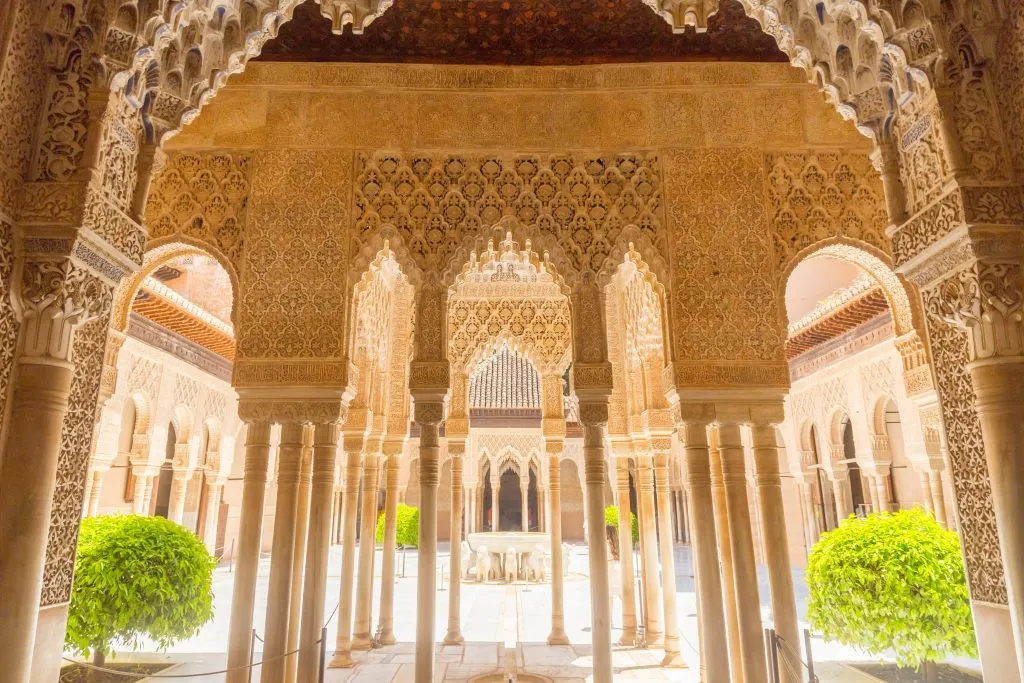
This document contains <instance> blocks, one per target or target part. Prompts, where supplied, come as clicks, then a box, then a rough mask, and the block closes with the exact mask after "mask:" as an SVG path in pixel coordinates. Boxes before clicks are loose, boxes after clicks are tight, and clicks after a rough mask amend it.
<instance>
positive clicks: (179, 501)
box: [167, 472, 190, 524]
mask: <svg viewBox="0 0 1024 683" xmlns="http://www.w3.org/2000/svg"><path fill="white" fill-rule="evenodd" d="M189 479H190V477H189V476H188V473H186V472H175V473H174V475H173V478H172V479H171V495H170V499H169V500H168V503H167V517H168V519H170V520H171V521H172V522H174V523H176V524H181V523H182V520H184V519H185V493H186V491H188V481H189Z"/></svg>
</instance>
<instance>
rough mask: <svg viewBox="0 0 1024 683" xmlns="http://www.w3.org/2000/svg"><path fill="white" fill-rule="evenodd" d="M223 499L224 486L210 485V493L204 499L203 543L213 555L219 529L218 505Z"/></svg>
mask: <svg viewBox="0 0 1024 683" xmlns="http://www.w3.org/2000/svg"><path fill="white" fill-rule="evenodd" d="M223 497H224V485H223V484H217V483H213V484H210V492H209V494H207V497H206V501H207V502H206V528H205V529H203V542H204V543H206V547H207V548H209V550H210V552H211V553H212V554H214V555H216V554H217V550H218V548H217V530H218V529H219V528H220V503H221V500H223Z"/></svg>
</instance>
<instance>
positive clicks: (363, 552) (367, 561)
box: [352, 453, 380, 650]
mask: <svg viewBox="0 0 1024 683" xmlns="http://www.w3.org/2000/svg"><path fill="white" fill-rule="evenodd" d="M379 483H380V457H379V456H378V454H377V453H367V454H366V458H365V459H364V460H363V510H362V513H361V514H360V520H361V521H360V532H359V585H358V587H357V588H356V620H355V626H354V627H353V635H352V649H353V650H369V649H370V645H371V643H370V636H371V634H370V628H371V624H370V620H371V619H370V617H371V614H370V612H371V609H372V607H373V554H374V552H375V551H376V549H377V539H376V534H377V486H378V485H379Z"/></svg>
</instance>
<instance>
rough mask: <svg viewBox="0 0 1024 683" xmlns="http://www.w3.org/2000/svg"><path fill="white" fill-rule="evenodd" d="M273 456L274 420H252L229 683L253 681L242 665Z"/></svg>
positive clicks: (249, 635)
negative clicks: (269, 461)
mask: <svg viewBox="0 0 1024 683" xmlns="http://www.w3.org/2000/svg"><path fill="white" fill-rule="evenodd" d="M269 458H270V423H268V422H249V424H248V426H247V428H246V441H245V474H244V475H243V479H242V510H241V513H240V518H239V520H238V545H237V548H236V550H235V569H234V571H235V587H234V590H233V591H232V593H231V625H230V626H229V628H228V668H229V669H231V671H228V674H227V683H249V672H248V670H246V669H244V668H239V667H244V666H245V665H246V664H248V663H249V643H250V641H251V639H252V613H253V608H254V606H255V602H256V577H257V573H258V572H259V564H260V545H261V540H262V535H263V501H264V498H265V496H266V492H267V461H268V460H269Z"/></svg>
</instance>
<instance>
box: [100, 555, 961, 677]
mask: <svg viewBox="0 0 1024 683" xmlns="http://www.w3.org/2000/svg"><path fill="white" fill-rule="evenodd" d="M675 555H676V567H677V572H676V574H677V577H676V580H677V589H678V603H679V604H678V608H679V610H678V611H679V623H680V631H681V636H682V638H683V643H682V654H683V658H684V659H685V661H686V663H687V664H688V666H689V667H690V668H687V669H673V670H670V669H662V668H661V667H659V666H658V662H659V661H660V659H661V652H660V651H659V650H639V649H632V648H629V649H626V648H617V649H616V651H615V653H614V658H613V665H614V666H615V668H616V675H615V679H616V680H617V681H618V680H647V681H697V680H698V677H697V675H696V668H697V667H698V665H699V659H698V655H697V647H696V645H697V642H698V641H697V620H696V609H695V602H694V598H695V596H694V592H693V590H694V589H693V580H692V575H691V570H690V566H691V564H690V555H689V548H687V547H685V546H682V547H677V548H676V552H675ZM397 564H398V574H399V578H398V579H397V581H396V584H395V636H396V638H397V639H398V641H399V643H398V644H397V645H394V646H391V647H387V648H381V649H377V650H373V651H371V652H367V653H354V658H355V659H356V661H357V666H356V667H355V668H353V669H331V670H328V672H327V676H326V681H327V682H328V683H343V682H345V683H353V682H359V683H364V682H373V683H401V682H403V681H412V680H413V678H412V676H413V641H414V639H415V631H416V578H415V573H416V554H415V552H407V553H406V556H405V560H404V563H403V560H402V557H401V555H400V556H399V558H398V563H397ZM403 564H404V576H402V574H403ZM380 565H381V563H380V553H379V551H378V556H377V562H376V565H375V566H376V568H377V572H378V573H379V572H380ZM340 568H341V552H340V549H339V548H337V547H335V548H332V549H331V555H330V568H329V574H328V585H327V605H326V609H325V615H324V616H325V618H326V617H329V616H331V615H332V613H333V612H334V609H335V605H336V604H337V602H338V593H339V590H340V589H339V583H340ZM442 570H443V571H442ZM569 571H570V574H569V577H568V578H567V580H566V582H565V613H566V614H565V629H566V633H567V634H568V636H569V639H570V642H572V646H570V647H557V648H554V647H549V646H547V645H546V643H545V641H546V638H547V635H548V630H549V628H550V605H551V588H550V585H549V584H542V585H531V586H526V585H518V586H505V585H500V584H487V585H483V584H476V583H464V584H463V585H462V596H461V605H460V607H461V618H462V628H463V636H464V637H465V639H466V641H467V645H465V646H464V647H458V648H451V647H442V646H438V658H437V670H436V672H435V673H436V680H437V681H439V682H440V681H452V682H454V681H466V680H468V679H469V678H471V677H473V676H476V675H478V674H482V673H489V672H493V671H516V670H518V671H524V670H525V671H529V672H533V673H539V674H542V675H545V676H548V677H551V678H553V679H554V680H556V681H558V682H559V683H563V682H564V683H567V682H569V681H573V682H576V681H585V680H589V675H590V658H589V657H590V642H591V639H590V593H589V590H590V587H589V582H588V581H587V580H586V576H587V571H588V556H587V553H586V548H585V547H582V546H577V547H575V548H574V549H573V552H572V555H571V557H570V561H569ZM269 572H270V563H269V560H266V559H265V560H263V561H262V563H261V566H260V575H259V583H258V585H257V596H258V598H257V605H256V613H255V615H254V621H253V623H254V624H255V625H256V630H257V632H258V633H259V634H261V635H262V633H263V632H264V622H265V619H266V601H265V596H266V591H267V581H268V578H269ZM447 572H448V558H447V548H442V551H441V552H440V553H439V558H438V578H439V580H438V593H437V614H436V622H435V632H436V633H437V634H439V635H438V637H439V638H440V637H441V636H443V634H444V633H445V631H446V630H447V621H448V583H447V576H448V574H447ZM442 573H443V575H444V580H443V581H442V580H441V575H442ZM760 574H761V576H760V579H761V586H760V594H761V596H762V611H763V613H764V615H765V617H766V618H770V608H769V606H768V602H767V596H768V586H767V575H766V574H765V572H764V571H763V568H762V571H761V572H760ZM794 579H795V583H796V588H797V601H798V610H799V612H800V614H801V615H803V613H804V611H805V609H806V599H807V590H806V583H805V581H804V580H803V574H802V572H800V571H797V572H795V576H794ZM233 580H234V574H233V573H232V572H231V571H230V568H227V567H222V568H219V569H218V570H217V571H216V572H215V574H214V619H213V620H212V621H211V622H210V623H208V624H207V625H206V626H204V627H203V629H202V631H201V632H200V633H199V634H198V635H197V636H196V637H194V638H192V639H190V640H187V641H184V642H181V643H178V644H177V645H175V646H174V647H173V648H171V650H170V651H169V652H167V653H157V652H156V647H155V646H154V645H152V644H149V645H144V646H143V647H142V650H143V652H140V653H136V654H133V655H128V654H125V655H122V657H121V658H119V659H120V660H122V661H123V660H125V659H128V658H129V657H130V658H131V659H138V660H147V661H171V662H176V663H179V665H178V666H176V667H175V668H174V673H177V674H186V673H200V672H205V671H214V670H218V669H222V668H223V667H224V665H225V659H226V658H225V655H224V651H225V650H226V645H227V632H228V622H229V615H230V603H231V590H232V585H233ZM374 596H375V600H374V605H373V613H374V617H373V623H374V624H376V623H377V610H378V608H379V604H378V603H379V596H380V577H379V576H377V577H376V579H375V582H374ZM619 615H621V604H620V602H619V600H618V598H615V599H613V607H612V626H613V630H612V639H613V642H614V641H615V640H617V639H618V637H619V634H620V630H619V627H620V626H621V624H620V623H619V620H620V616H619ZM336 633H337V617H336V616H335V617H333V618H331V620H330V622H329V623H328V644H329V648H328V660H329V659H330V652H331V651H332V650H333V645H334V642H335V638H336ZM813 648H814V659H815V661H816V662H817V672H818V674H819V680H820V681H822V683H867V682H869V681H874V680H875V679H873V678H871V677H870V676H867V675H865V674H862V673H859V672H857V671H855V670H853V669H851V668H849V667H846V666H844V665H842V664H841V662H842V661H856V660H864V659H869V658H868V657H866V656H864V655H863V654H861V653H859V652H857V651H856V650H853V649H851V648H847V647H844V646H841V645H837V644H834V643H826V642H824V641H822V640H820V639H814V642H813ZM259 658H260V653H259V651H258V650H257V655H256V659H257V660H258V659H259ZM967 664H968V665H970V664H971V663H970V662H968V663H967ZM974 665H975V666H976V663H974ZM168 673H169V672H168ZM152 680H156V679H152ZM171 680H174V679H171ZM179 680H180V679H179ZM188 680H190V681H194V682H196V683H221V682H222V681H223V680H224V676H223V675H219V676H203V677H197V678H191V679H188ZM252 680H253V681H254V682H255V681H258V680H259V671H258V669H257V670H256V671H254V673H253V677H252ZM302 683H313V682H302Z"/></svg>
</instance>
